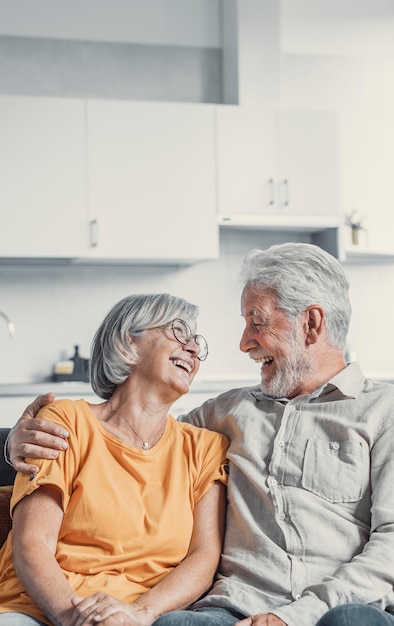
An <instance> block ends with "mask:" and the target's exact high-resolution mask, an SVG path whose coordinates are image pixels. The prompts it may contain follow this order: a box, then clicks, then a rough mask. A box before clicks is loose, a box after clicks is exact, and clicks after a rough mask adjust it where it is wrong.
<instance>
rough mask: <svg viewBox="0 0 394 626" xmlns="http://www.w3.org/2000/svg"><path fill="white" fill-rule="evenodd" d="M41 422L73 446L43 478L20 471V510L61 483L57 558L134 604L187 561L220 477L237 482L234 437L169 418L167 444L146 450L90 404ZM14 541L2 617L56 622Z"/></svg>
mask: <svg viewBox="0 0 394 626" xmlns="http://www.w3.org/2000/svg"><path fill="white" fill-rule="evenodd" d="M40 416H41V417H43V418H45V419H50V420H52V421H54V422H56V423H58V424H62V425H63V426H65V427H66V428H67V430H68V431H69V433H70V438H69V449H68V451H67V452H66V453H64V454H60V456H59V458H58V459H57V460H55V461H45V460H42V461H39V462H38V463H37V464H38V465H39V466H40V471H39V473H38V474H37V476H36V477H35V478H34V479H33V480H29V478H30V477H29V476H26V475H22V474H18V475H17V477H16V481H15V487H14V492H13V496H12V500H11V510H13V508H14V507H15V505H16V504H17V503H18V502H19V501H20V500H21V499H22V498H23V497H24V496H26V495H28V494H30V493H32V492H33V491H34V490H35V489H37V488H39V486H40V485H48V484H49V485H57V486H58V488H59V489H60V491H61V493H62V503H63V510H64V518H63V522H62V525H61V527H60V531H59V539H58V546H57V552H56V559H57V561H58V563H59V565H60V567H61V569H62V571H63V572H64V574H65V576H66V577H67V579H68V581H69V583H70V585H71V587H72V588H73V589H74V590H75V591H76V592H77V593H78V594H79V595H81V596H84V597H86V596H89V595H91V594H93V593H95V592H96V591H99V590H103V591H105V592H106V593H108V594H109V595H112V596H114V597H116V598H118V599H120V600H122V601H126V602H132V601H133V600H135V598H137V597H138V596H139V595H140V594H141V593H144V592H145V591H146V590H148V589H150V588H151V587H153V586H154V585H156V584H157V583H158V582H159V581H160V580H161V579H162V578H163V577H164V576H166V574H168V573H169V572H170V571H171V570H172V569H173V568H174V567H176V566H177V565H178V564H179V563H180V562H181V561H182V560H183V559H184V557H185V556H186V553H187V550H188V547H189V543H190V538H191V534H192V529H193V511H194V507H195V505H196V503H197V502H198V501H199V500H200V499H201V498H202V496H203V495H204V494H205V493H206V492H207V491H208V489H209V487H210V486H211V485H212V483H213V482H214V481H215V480H219V481H221V482H223V483H226V481H227V464H226V460H225V459H226V452H227V447H228V440H227V439H226V438H225V437H224V436H223V435H219V434H218V433H214V432H211V431H209V430H206V429H204V428H197V427H195V426H191V425H190V424H185V423H180V422H177V421H176V420H175V419H174V418H173V417H171V416H170V415H169V416H168V417H167V423H166V427H165V431H164V434H163V436H162V438H161V440H160V441H159V443H158V444H157V445H155V446H154V447H153V448H152V449H150V450H139V449H136V448H132V447H131V446H129V445H128V444H126V443H124V442H123V441H120V440H119V439H117V438H116V437H115V436H113V435H111V434H110V433H109V432H108V431H107V430H105V429H104V428H103V427H102V425H101V424H100V422H99V421H98V419H97V418H96V416H95V415H94V414H93V413H92V411H91V410H90V409H89V405H88V404H87V402H86V401H85V400H77V401H72V400H58V401H56V402H54V403H52V404H51V405H49V406H47V407H45V408H44V409H42V410H41V412H40ZM11 535H12V531H11V533H10V535H9V537H8V539H7V541H6V543H5V544H4V546H3V548H2V550H1V552H0V612H5V611H17V612H22V613H26V614H28V615H31V616H33V617H36V618H38V619H40V620H42V621H43V622H45V623H48V624H50V622H49V621H48V620H47V619H46V618H45V616H44V615H43V614H42V613H41V611H40V610H39V608H38V607H37V606H36V604H35V603H34V602H33V601H32V600H31V599H30V598H29V596H28V595H27V594H26V592H24V589H23V587H22V585H21V583H20V582H19V580H18V578H17V577H16V574H15V571H14V569H13V566H12V547H11Z"/></svg>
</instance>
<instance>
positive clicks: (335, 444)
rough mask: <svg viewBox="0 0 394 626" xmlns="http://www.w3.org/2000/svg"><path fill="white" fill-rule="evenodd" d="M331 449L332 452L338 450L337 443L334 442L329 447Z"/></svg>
mask: <svg viewBox="0 0 394 626" xmlns="http://www.w3.org/2000/svg"><path fill="white" fill-rule="evenodd" d="M331 447H332V449H333V450H339V447H340V446H339V443H337V442H336V441H335V442H334V443H333V444H332V446H331Z"/></svg>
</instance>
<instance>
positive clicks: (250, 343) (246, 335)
mask: <svg viewBox="0 0 394 626" xmlns="http://www.w3.org/2000/svg"><path fill="white" fill-rule="evenodd" d="M255 345H256V340H255V339H253V337H252V336H251V334H250V332H249V330H248V327H247V326H246V328H245V330H244V331H243V333H242V336H241V341H240V342H239V347H240V349H241V350H242V352H247V351H248V350H250V348H253V347H254V346H255Z"/></svg>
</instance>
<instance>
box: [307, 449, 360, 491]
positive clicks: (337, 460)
mask: <svg viewBox="0 0 394 626" xmlns="http://www.w3.org/2000/svg"><path fill="white" fill-rule="evenodd" d="M368 477H369V449H368V446H367V443H366V442H365V441H363V440H360V441H322V440H320V439H308V441H307V445H306V451H305V457H304V467H303V472H302V486H303V487H304V488H305V489H307V490H308V491H311V492H312V493H314V494H316V495H318V496H320V497H321V498H324V499H325V500H328V501H329V502H357V501H358V500H361V498H362V496H363V493H364V490H365V487H366V485H367V484H368Z"/></svg>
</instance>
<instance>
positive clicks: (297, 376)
mask: <svg viewBox="0 0 394 626" xmlns="http://www.w3.org/2000/svg"><path fill="white" fill-rule="evenodd" d="M287 346H288V355H287V357H283V361H282V363H281V365H280V366H279V367H277V370H276V372H275V374H274V376H273V378H272V379H271V380H269V381H266V380H265V379H264V370H263V373H262V380H261V389H262V390H263V392H264V393H266V394H267V395H270V396H273V397H274V398H289V397H290V396H291V394H292V392H293V391H294V390H295V389H297V387H299V385H300V383H301V382H303V380H304V379H305V376H307V375H308V374H310V373H311V371H312V369H313V366H312V363H310V361H309V360H308V359H307V355H306V353H305V349H304V343H303V342H301V340H300V339H299V338H298V336H297V331H296V329H293V330H291V331H290V333H289V336H288V341H287Z"/></svg>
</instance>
